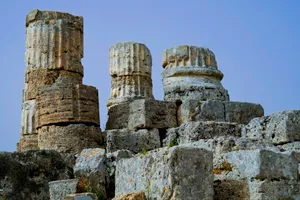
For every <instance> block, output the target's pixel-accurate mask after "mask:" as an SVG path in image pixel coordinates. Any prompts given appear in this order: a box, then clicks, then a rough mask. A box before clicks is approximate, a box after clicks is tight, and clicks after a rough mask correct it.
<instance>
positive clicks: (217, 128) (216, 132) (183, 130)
mask: <svg viewBox="0 0 300 200" xmlns="http://www.w3.org/2000/svg"><path fill="white" fill-rule="evenodd" d="M241 129H242V125H240V124H237V123H228V122H214V121H207V122H203V121H199V122H187V123H184V124H182V125H181V126H180V127H178V128H171V129H168V130H167V134H166V138H165V139H164V141H163V143H164V145H168V144H169V143H171V141H172V140H176V141H177V142H178V144H185V143H190V142H195V141H198V140H200V139H213V138H215V137H220V136H225V137H230V136H235V137H240V136H241Z"/></svg>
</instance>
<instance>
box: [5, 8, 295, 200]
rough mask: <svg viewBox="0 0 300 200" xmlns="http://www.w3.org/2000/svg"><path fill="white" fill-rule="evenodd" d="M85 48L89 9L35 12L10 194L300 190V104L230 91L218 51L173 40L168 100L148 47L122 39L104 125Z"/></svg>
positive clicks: (259, 196)
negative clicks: (275, 107)
mask: <svg viewBox="0 0 300 200" xmlns="http://www.w3.org/2000/svg"><path fill="white" fill-rule="evenodd" d="M82 58H83V18H82V17H77V16H73V15H70V14H67V13H61V12H52V11H39V10H33V11H31V12H30V13H29V14H28V15H27V18H26V53H25V62H26V72H25V84H24V90H23V97H22V122H21V137H20V142H19V144H18V145H17V150H18V151H19V152H22V153H12V154H8V153H0V199H1V198H2V199H3V197H7V198H8V199H12V200H14V199H33V200H37V199H41V200H43V199H49V194H50V196H51V198H52V199H55V200H57V199H65V200H71V199H73V200H74V199H87V200H95V199H97V198H98V199H99V200H101V199H105V198H107V199H116V200H121V199H122V200H126V199H127V200H130V199H131V200H134V199H136V200H138V199H139V200H145V199H148V200H154V199H157V200H158V199H162V200H163V199H168V200H175V199H176V200H212V199H215V200H224V199H232V200H241V199H243V200H273V199H277V200H279V199H281V200H283V199H285V200H288V199H289V200H292V199H293V200H298V199H300V181H299V180H300V179H299V178H300V176H299V174H300V110H290V111H281V112H278V113H274V114H271V115H270V116H264V109H263V107H262V106H261V105H260V104H257V103H248V102H232V101H229V94H228V91H227V90H226V89H225V88H224V87H223V86H222V84H221V80H222V79H223V73H222V72H221V71H220V70H219V69H218V65H217V61H216V57H215V55H214V53H213V52H212V51H211V50H209V49H207V48H203V47H196V46H188V45H182V46H177V47H172V48H168V49H166V50H165V51H164V53H163V63H162V65H163V72H162V82H163V89H164V101H160V100H155V99H154V97H153V92H152V78H151V76H152V57H151V53H150V50H149V49H148V48H147V47H146V45H144V44H141V43H136V42H121V43H117V44H115V45H112V46H111V48H110V49H109V68H110V76H111V78H112V80H111V93H110V97H109V100H108V102H107V107H108V119H107V123H106V130H105V131H104V132H101V129H100V127H99V125H100V119H99V103H98V90H97V89H96V88H95V87H91V86H86V85H83V84H82V79H83V75H84V72H83V66H82V64H81V59H82ZM39 149H41V150H39ZM51 149H52V150H56V151H58V152H60V154H58V153H56V152H54V151H48V150H51ZM72 168H73V170H72ZM73 174H75V178H76V180H74V179H73V178H74V176H73ZM49 182H50V183H49ZM75 182H76V183H75ZM48 183H49V186H50V191H49V187H48ZM75 186H76V187H75ZM49 192H50V193H49ZM91 193H94V194H91Z"/></svg>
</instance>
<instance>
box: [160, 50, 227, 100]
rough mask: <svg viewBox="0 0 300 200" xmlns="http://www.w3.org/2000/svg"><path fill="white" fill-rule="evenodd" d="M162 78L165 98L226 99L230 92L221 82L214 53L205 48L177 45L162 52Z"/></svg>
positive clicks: (220, 73)
mask: <svg viewBox="0 0 300 200" xmlns="http://www.w3.org/2000/svg"><path fill="white" fill-rule="evenodd" d="M162 66H163V68H164V71H163V72H162V80H163V87H164V99H165V100H166V101H173V100H179V101H185V100H187V99H195V100H200V101H206V100H220V101H228V100H229V95H228V92H227V90H226V89H224V87H223V86H222V84H221V80H222V78H223V74H222V72H221V71H219V70H218V66H217V62H216V58H215V55H214V53H213V52H212V51H210V50H209V49H207V48H201V47H196V46H187V45H183V46H177V47H173V48H170V49H166V50H165V51H164V54H163V62H162Z"/></svg>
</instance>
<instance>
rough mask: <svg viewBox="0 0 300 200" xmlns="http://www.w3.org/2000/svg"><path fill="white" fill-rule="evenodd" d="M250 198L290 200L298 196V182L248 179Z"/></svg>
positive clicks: (299, 194) (255, 199)
mask: <svg viewBox="0 0 300 200" xmlns="http://www.w3.org/2000/svg"><path fill="white" fill-rule="evenodd" d="M249 190H250V191H249V193H250V200H272V199H279V200H280V199H282V200H290V199H291V200H292V199H295V200H296V199H299V197H300V183H299V182H296V181H289V180H283V179H281V180H263V181H260V180H251V181H249Z"/></svg>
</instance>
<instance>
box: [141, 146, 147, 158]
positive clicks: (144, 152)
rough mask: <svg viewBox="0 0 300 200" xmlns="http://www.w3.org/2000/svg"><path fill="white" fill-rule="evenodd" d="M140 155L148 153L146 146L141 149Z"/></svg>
mask: <svg viewBox="0 0 300 200" xmlns="http://www.w3.org/2000/svg"><path fill="white" fill-rule="evenodd" d="M141 154H142V155H144V156H145V155H147V154H148V148H145V149H143V151H141Z"/></svg>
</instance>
